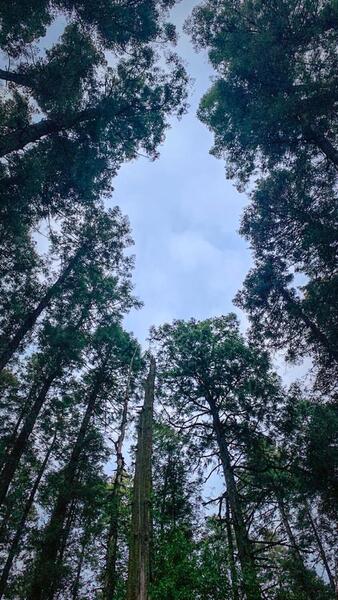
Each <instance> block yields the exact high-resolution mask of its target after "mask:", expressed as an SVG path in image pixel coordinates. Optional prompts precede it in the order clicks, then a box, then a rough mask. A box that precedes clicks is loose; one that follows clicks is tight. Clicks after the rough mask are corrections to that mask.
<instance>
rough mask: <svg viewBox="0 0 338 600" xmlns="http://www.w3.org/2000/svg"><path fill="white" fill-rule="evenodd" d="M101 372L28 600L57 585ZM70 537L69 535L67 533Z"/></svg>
mask: <svg viewBox="0 0 338 600" xmlns="http://www.w3.org/2000/svg"><path fill="white" fill-rule="evenodd" d="M102 371H103V369H102V368H101V369H100V371H99V372H98V374H97V377H96V381H95V383H94V385H93V388H92V391H91V393H90V395H89V398H88V403H87V408H86V412H85V414H84V417H83V419H82V423H81V426H80V429H79V432H78V435H77V439H76V442H75V445H74V447H73V450H72V453H71V456H70V459H69V461H68V464H67V465H66V467H65V468H64V474H63V482H62V484H61V489H60V491H59V494H58V497H57V500H56V503H55V506H54V510H53V512H52V515H51V517H50V520H49V523H48V525H47V526H46V529H45V533H44V537H43V541H42V544H41V550H40V553H39V556H38V559H37V562H36V567H35V570H34V576H33V582H32V586H31V590H30V594H29V596H28V598H29V600H49V599H50V598H53V596H54V593H55V591H56V589H57V587H58V585H59V583H60V579H61V573H60V568H59V567H60V565H59V563H58V561H57V557H58V553H59V550H60V548H61V545H62V543H63V542H64V539H65V536H64V533H65V532H64V523H65V519H66V516H67V511H68V508H69V504H70V502H71V500H72V497H73V493H74V490H73V488H74V483H75V480H76V475H77V471H78V466H79V460H80V457H81V453H82V449H83V445H84V441H85V438H86V434H87V431H88V426H89V423H90V420H91V417H92V415H93V412H94V409H95V404H96V399H97V395H98V393H99V390H100V386H101V375H102ZM68 533H69V532H68Z"/></svg>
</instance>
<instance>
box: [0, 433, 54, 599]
mask: <svg viewBox="0 0 338 600" xmlns="http://www.w3.org/2000/svg"><path fill="white" fill-rule="evenodd" d="M55 441H56V433H55V435H54V438H53V441H52V443H51V445H50V446H49V448H48V450H47V452H46V455H45V458H44V460H43V462H42V464H41V467H40V470H39V472H38V476H37V478H36V479H35V481H34V484H33V487H32V489H31V491H30V494H29V496H28V499H27V501H26V503H25V506H24V509H23V512H22V516H21V519H20V522H19V525H18V527H17V529H16V532H15V535H14V538H13V540H12V543H11V546H10V549H9V552H8V556H7V559H6V562H5V566H4V568H3V571H2V574H1V578H0V600H1V598H2V597H3V595H4V593H5V590H6V586H7V581H8V577H9V574H10V571H11V568H12V564H13V561H14V558H15V556H16V554H17V551H18V547H19V544H20V540H21V538H22V535H23V532H24V529H25V525H26V520H27V517H28V515H29V513H30V511H31V508H32V506H33V502H34V499H35V494H36V492H37V490H38V487H39V484H40V481H41V479H42V476H43V474H44V472H45V469H46V466H47V463H48V460H49V457H50V455H51V453H52V450H53V448H54V445H55Z"/></svg>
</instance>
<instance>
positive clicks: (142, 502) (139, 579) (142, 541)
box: [127, 358, 155, 600]
mask: <svg viewBox="0 0 338 600" xmlns="http://www.w3.org/2000/svg"><path fill="white" fill-rule="evenodd" d="M154 386H155V360H154V359H153V358H151V362H150V369H149V374H148V377H147V380H146V384H145V396H144V405H143V408H142V411H141V414H140V419H139V428H138V440H137V450H136V464H135V477H134V490H133V508H132V521H131V536H130V548H129V562H128V583H127V600H148V598H149V596H148V588H149V580H150V546H151V529H152V527H151V489H152V476H151V456H152V445H153V442H152V439H153V407H154Z"/></svg>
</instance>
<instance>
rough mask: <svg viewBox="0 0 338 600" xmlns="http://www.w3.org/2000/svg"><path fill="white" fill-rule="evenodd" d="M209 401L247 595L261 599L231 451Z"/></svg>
mask: <svg viewBox="0 0 338 600" xmlns="http://www.w3.org/2000/svg"><path fill="white" fill-rule="evenodd" d="M208 403H209V407H210V412H211V416H212V420H213V428H214V432H215V435H216V441H217V445H218V449H219V454H220V459H221V463H222V468H223V473H224V479H225V483H226V487H227V497H228V498H229V504H230V509H231V515H232V520H233V527H234V532H235V537H236V545H237V550H238V556H239V562H240V565H241V571H242V577H243V587H244V591H245V595H246V598H247V600H261V598H262V594H261V590H260V587H259V583H258V578H257V570H256V565H255V561H254V557H253V553H252V548H251V542H250V539H249V536H248V532H247V529H246V526H245V521H244V517H243V512H242V507H241V501H240V498H239V495H238V491H237V485H236V481H235V477H234V472H233V467H232V464H231V458H230V453H229V450H228V446H227V443H226V441H225V436H224V430H223V425H222V423H221V420H220V417H219V412H218V408H217V406H216V403H215V401H214V400H213V398H208Z"/></svg>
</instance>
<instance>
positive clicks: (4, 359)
mask: <svg viewBox="0 0 338 600" xmlns="http://www.w3.org/2000/svg"><path fill="white" fill-rule="evenodd" d="M86 250H87V244H82V246H80V248H79V249H78V250H77V252H76V253H75V254H74V256H73V257H72V258H71V259H70V261H69V263H68V265H67V267H66V268H65V269H64V270H63V271H62V273H61V274H60V275H59V277H58V279H57V280H56V281H55V283H53V285H51V286H50V288H48V290H47V292H46V293H45V295H44V296H43V297H42V298H41V300H40V302H39V303H38V305H37V306H36V307H35V309H34V310H32V311H31V312H30V313H29V314H28V315H26V317H25V318H24V320H23V322H22V323H21V325H20V327H19V329H18V331H17V332H16V333H15V334H14V336H13V337H12V338H11V339H10V340H9V341H8V342H7V344H5V346H4V348H3V349H2V351H1V353H0V372H1V371H2V370H3V369H4V367H5V366H6V365H7V364H8V362H9V361H10V359H11V358H12V356H13V354H14V353H15V352H16V351H17V349H18V348H19V346H20V344H21V342H22V341H23V339H24V337H25V336H26V334H27V333H28V332H29V331H30V330H31V329H32V328H33V327H34V325H35V323H36V321H37V320H38V318H39V316H40V315H41V313H42V312H43V311H44V310H45V309H46V308H47V307H48V306H49V304H50V301H51V300H52V299H53V298H54V297H55V296H56V295H57V293H58V292H59V290H60V288H61V287H62V285H63V283H64V282H65V280H66V279H67V277H68V275H69V274H70V273H71V272H72V271H73V269H74V267H75V266H76V264H77V263H78V262H79V260H80V258H81V256H82V255H83V254H84V253H85V251H86Z"/></svg>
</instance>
